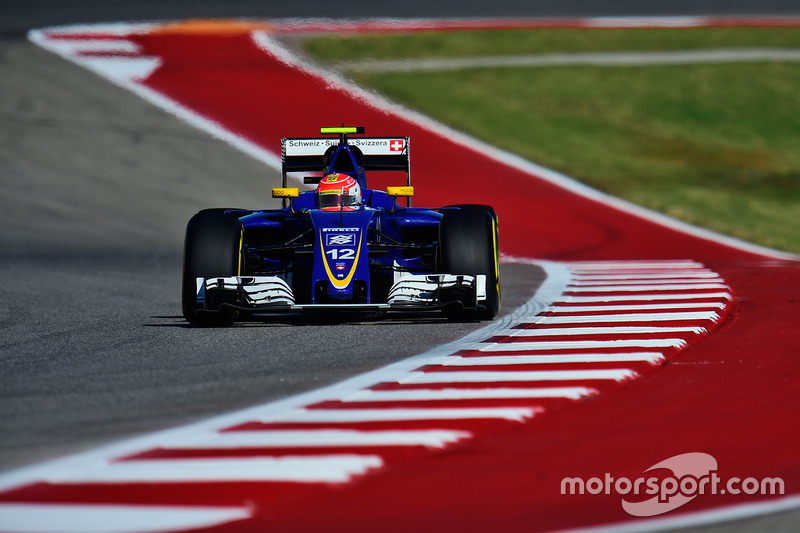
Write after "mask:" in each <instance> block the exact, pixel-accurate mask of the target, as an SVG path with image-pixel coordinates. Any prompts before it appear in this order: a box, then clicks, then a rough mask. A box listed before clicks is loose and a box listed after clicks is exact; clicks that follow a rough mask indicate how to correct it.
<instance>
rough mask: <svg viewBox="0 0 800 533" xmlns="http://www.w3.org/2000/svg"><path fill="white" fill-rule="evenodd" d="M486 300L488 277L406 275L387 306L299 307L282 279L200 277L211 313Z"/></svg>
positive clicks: (415, 306)
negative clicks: (230, 309) (232, 309)
mask: <svg viewBox="0 0 800 533" xmlns="http://www.w3.org/2000/svg"><path fill="white" fill-rule="evenodd" d="M485 301H486V276H485V275H483V274H479V275H477V276H469V275H455V274H424V275H423V274H405V275H403V276H401V277H400V278H399V279H397V281H396V282H395V283H394V284H393V285H392V288H391V289H390V290H389V295H388V297H387V299H386V302H385V303H369V304H365V303H357V304H347V303H341V304H331V303H324V304H304V303H300V304H298V303H297V302H296V301H295V298H294V294H293V292H292V289H291V287H290V286H289V284H288V283H286V281H285V280H283V279H282V278H280V277H278V276H231V277H220V278H197V303H198V304H201V305H202V306H203V307H204V308H205V309H207V310H210V311H212V310H217V309H219V308H220V307H221V306H230V307H235V308H237V309H242V310H250V311H267V312H269V311H302V310H306V309H323V308H324V309H349V310H364V311H370V310H382V311H420V310H428V309H438V308H443V307H447V306H449V305H454V304H460V305H462V306H463V307H464V308H466V309H474V308H476V307H480V306H481V304H482V303H483V302H485Z"/></svg>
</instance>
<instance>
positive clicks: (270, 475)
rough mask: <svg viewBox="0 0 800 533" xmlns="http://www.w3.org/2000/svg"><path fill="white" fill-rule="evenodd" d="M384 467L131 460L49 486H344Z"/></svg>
mask: <svg viewBox="0 0 800 533" xmlns="http://www.w3.org/2000/svg"><path fill="white" fill-rule="evenodd" d="M381 466H383V460H382V459H381V458H380V457H378V456H376V455H354V454H341V455H323V456H318V457H317V456H308V457H307V456H287V457H248V458H227V457H226V458H215V459H195V458H186V459H156V460H129V461H120V462H118V463H111V464H109V463H95V464H94V465H85V466H83V467H81V468H75V469H70V468H64V469H60V470H55V471H53V472H51V473H49V474H48V475H47V476H46V478H45V479H46V480H47V481H48V482H50V483H59V484H80V483H214V482H245V481H291V482H297V483H344V482H346V481H349V480H350V478H352V477H353V476H355V475H360V474H363V473H365V472H367V471H368V470H370V469H373V468H379V467H381Z"/></svg>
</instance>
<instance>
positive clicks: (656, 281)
mask: <svg viewBox="0 0 800 533" xmlns="http://www.w3.org/2000/svg"><path fill="white" fill-rule="evenodd" d="M714 281H716V282H717V283H721V282H722V278H720V277H719V276H715V277H714V279H713V280H711V279H709V278H680V279H678V278H674V277H672V276H668V277H663V278H645V279H638V278H631V277H625V279H622V280H616V279H615V280H585V281H583V280H579V279H574V280H573V281H572V283H570V286H578V287H592V286H596V285H606V286H608V287H614V286H617V285H671V284H675V283H683V284H687V285H702V284H705V283H711V282H714Z"/></svg>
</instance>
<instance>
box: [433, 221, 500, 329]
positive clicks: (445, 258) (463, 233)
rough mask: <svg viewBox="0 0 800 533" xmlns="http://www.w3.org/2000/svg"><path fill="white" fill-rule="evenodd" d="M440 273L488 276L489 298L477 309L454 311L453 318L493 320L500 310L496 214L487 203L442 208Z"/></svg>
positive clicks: (487, 288)
mask: <svg viewBox="0 0 800 533" xmlns="http://www.w3.org/2000/svg"><path fill="white" fill-rule="evenodd" d="M441 212H442V214H443V215H444V216H443V217H442V221H441V223H440V225H439V258H438V262H439V272H442V273H447V274H467V275H472V276H475V275H479V274H483V275H485V276H486V300H485V302H483V303H482V307H480V308H478V309H475V310H468V309H467V310H463V311H462V310H459V309H458V308H456V309H455V310H453V311H451V313H450V314H451V315H452V316H453V317H454V318H465V319H492V318H494V317H495V316H496V315H497V313H498V312H500V268H499V258H500V257H499V248H498V231H497V214H496V213H495V212H494V209H492V208H491V207H489V206H486V205H457V206H449V207H446V208H442V209H441Z"/></svg>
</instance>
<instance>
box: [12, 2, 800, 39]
mask: <svg viewBox="0 0 800 533" xmlns="http://www.w3.org/2000/svg"><path fill="white" fill-rule="evenodd" d="M0 14H2V16H0V34H7V35H17V36H21V35H24V33H25V32H26V31H28V30H29V29H30V28H34V27H44V26H53V25H59V24H74V23H79V22H109V21H151V20H174V19H186V18H194V17H199V18H209V17H253V18H259V19H275V18H281V17H303V18H315V17H319V18H346V17H359V18H361V17H401V18H407V17H436V18H442V17H444V18H453V17H479V18H487V17H600V16H611V17H619V16H645V15H646V16H656V15H658V16H685V15H721V16H728V15H731V16H739V15H760V16H773V15H797V14H800V8H798V6H797V2H794V1H793V0H760V1H753V0H736V1H727V0H674V1H669V2H665V1H659V0H604V1H602V2H597V1H593V0H562V1H559V2H552V1H551V2H530V1H527V0H496V1H493V2H486V1H484V0H436V1H434V2H430V1H426V0H405V1H402V2H380V1H376V0H351V1H349V2H344V3H342V2H340V3H334V2H328V1H324V0H293V1H291V2H284V1H280V0H266V1H261V0H232V1H221V0H195V1H192V2H188V1H182V0H166V1H160V0H68V1H59V0H1V1H0Z"/></svg>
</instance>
